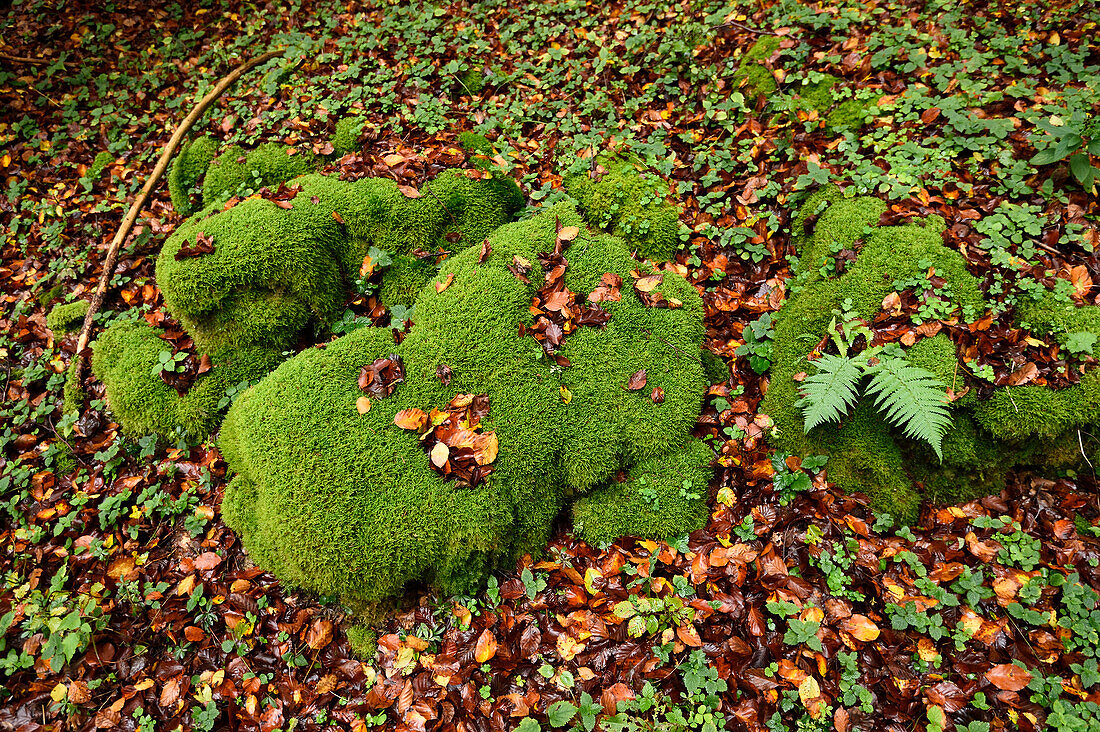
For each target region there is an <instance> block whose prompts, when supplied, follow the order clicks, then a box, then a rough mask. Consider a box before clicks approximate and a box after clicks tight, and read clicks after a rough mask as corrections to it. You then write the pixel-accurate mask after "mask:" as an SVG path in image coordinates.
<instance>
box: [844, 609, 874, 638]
mask: <svg viewBox="0 0 1100 732" xmlns="http://www.w3.org/2000/svg"><path fill="white" fill-rule="evenodd" d="M840 627H841V629H842V630H844V631H845V632H847V633H848V634H849V635H851V636H852V637H853V638H855V639H856V640H860V641H863V642H864V643H868V642H870V641H873V640H875V639H876V638H878V635H879V629H878V626H877V625H875V624H874V623H873V622H872V621H871V619H870V618H868V617H867V616H866V615H853V616H851V617H850V618H846V619H845V620H844V622H842V623H841V624H840Z"/></svg>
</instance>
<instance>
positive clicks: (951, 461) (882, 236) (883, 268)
mask: <svg viewBox="0 0 1100 732" xmlns="http://www.w3.org/2000/svg"><path fill="white" fill-rule="evenodd" d="M884 209H885V204H883V203H882V202H881V201H878V200H877V199H873V198H855V199H847V198H844V196H843V194H842V193H841V192H840V191H839V190H837V189H836V188H828V189H825V190H823V191H820V192H818V193H817V194H815V195H814V196H812V197H811V198H810V200H809V201H808V202H807V203H806V205H805V206H804V207H803V208H802V210H801V211H800V212H799V214H798V215H797V216H796V217H795V218H794V221H793V222H792V241H793V242H794V243H795V246H796V248H797V250H798V255H799V259H798V262H797V272H798V274H797V277H796V278H795V279H794V280H793V281H792V283H791V287H790V292H791V294H790V296H789V297H788V299H787V301H786V302H785V303H784V304H783V307H782V308H781V309H780V311H779V312H778V313H777V315H776V318H775V340H774V343H773V353H774V358H773V361H772V363H773V365H772V378H771V382H770V385H769V389H768V393H767V395H766V396H765V398H764V400H763V402H762V403H761V411H763V412H765V413H767V414H768V415H770V416H771V417H772V419H773V420H774V421H775V430H774V432H773V436H772V439H773V442H774V443H775V444H776V446H777V447H778V448H779V449H781V450H784V451H787V452H791V453H794V454H797V455H801V456H807V455H822V454H824V455H828V456H829V462H828V466H827V467H828V475H829V478H830V480H832V481H834V482H835V483H837V484H838V485H839V486H841V487H842V488H844V489H846V490H849V491H863V492H866V493H867V494H868V495H869V496H870V498H871V500H872V504H873V505H874V507H875V508H876V509H878V510H881V511H887V512H889V513H892V514H893V515H894V516H895V517H898V518H900V519H901V520H903V521H906V522H912V521H914V520H915V519H916V518H917V511H918V507H919V503H920V501H921V499H922V497H923V498H927V499H930V500H933V501H948V502H951V501H958V500H965V499H969V498H972V497H974V496H977V495H981V494H984V493H989V492H992V491H996V490H998V489H999V488H1000V486H1001V485H1003V481H1004V477H1005V474H1006V472H1007V471H1008V470H1009V469H1010V468H1012V467H1014V466H1017V465H1037V464H1038V465H1043V464H1054V465H1061V464H1069V463H1073V462H1075V461H1076V460H1080V459H1081V455H1080V452H1079V451H1078V450H1077V428H1079V427H1081V426H1085V425H1089V424H1091V423H1094V422H1096V421H1097V420H1098V419H1100V371H1092V372H1090V373H1088V374H1086V375H1085V376H1084V377H1083V378H1082V381H1081V383H1080V384H1079V385H1077V386H1074V387H1070V388H1067V389H1061V390H1057V391H1054V390H1051V389H1049V388H1046V387H1042V386H1034V385H1025V386H1017V387H1001V388H998V389H996V390H995V391H994V392H993V396H992V397H991V398H988V399H979V398H978V395H977V390H973V389H972V390H970V391H969V392H968V393H966V394H965V395H964V396H962V397H961V398H959V399H957V400H955V401H953V402H951V403H950V404H949V409H950V411H951V414H952V418H953V421H952V426H951V427H950V428H949V430H948V432H947V434H946V435H945V436H944V439H943V445H942V450H943V460H942V462H941V461H939V460H937V458H936V456H935V455H934V454H933V452H932V450H931V449H930V448H928V447H927V446H926V445H925V444H923V443H916V442H913V441H912V440H909V439H907V438H905V437H904V436H903V435H902V434H901V433H900V431H899V430H897V429H894V428H892V427H891V426H890V425H889V424H887V422H886V421H885V420H884V419H883V418H882V416H881V414H880V412H879V411H878V410H877V409H876V408H875V406H874V404H873V402H872V400H871V399H869V398H866V397H865V398H862V399H860V400H859V401H858V402H857V404H856V406H855V407H854V409H852V410H851V412H850V413H849V414H848V415H847V416H846V417H845V418H844V419H843V420H842V421H841V422H840V424H839V425H837V424H832V423H827V424H824V425H821V426H819V427H816V428H814V429H813V430H811V431H810V432H809V433H808V434H807V433H806V432H805V430H804V421H803V415H802V412H801V409H800V407H799V405H798V400H799V396H800V387H799V381H800V380H801V378H804V375H805V374H807V373H810V374H812V373H814V372H815V370H816V367H815V366H814V365H813V362H812V361H810V360H808V356H809V355H810V354H811V352H812V351H815V350H817V349H818V348H819V344H821V343H822V342H823V340H824V339H826V338H828V337H829V336H830V333H831V329H835V327H836V323H837V322H838V321H839V320H843V311H849V312H851V313H853V314H854V315H856V316H858V317H859V318H862V319H863V320H865V321H867V322H870V321H871V320H872V319H873V318H874V317H875V316H876V315H877V314H878V313H879V312H880V310H881V309H882V307H883V305H882V302H883V299H884V298H885V297H886V296H887V295H889V294H891V293H893V292H895V291H896V290H897V288H899V287H900V288H904V287H905V286H906V282H908V281H912V280H914V279H919V278H921V277H922V276H923V275H925V274H926V273H927V271H928V270H929V268H933V269H934V271H935V274H936V275H937V276H939V277H942V278H943V280H944V281H945V284H944V285H943V286H942V287H941V288H940V289H941V292H942V293H943V294H944V296H945V297H947V298H949V301H950V303H951V304H952V305H953V306H955V313H956V314H958V315H960V316H963V315H964V314H970V317H977V316H978V315H980V314H981V313H983V312H985V311H986V309H987V303H986V302H985V300H984V298H983V296H982V294H981V292H980V290H979V283H978V281H977V280H976V279H975V278H974V276H973V275H971V274H970V273H969V272H968V271H967V270H966V266H965V261H964V260H963V258H962V256H961V255H960V254H959V253H958V252H955V251H953V250H951V249H949V248H948V247H946V246H944V244H943V241H942V237H941V232H942V231H943V221H942V220H941V219H939V218H938V217H929V218H928V219H927V220H925V221H924V222H923V225H921V224H908V225H904V226H886V227H880V226H878V225H877V224H878V220H879V216H880V215H881V213H882V212H883V210H884ZM852 251H858V254H857V256H856V257H855V259H854V261H852V262H851V263H850V264H848V265H847V267H846V268H844V269H842V271H840V272H839V273H838V262H841V261H844V260H845V259H849V258H850V257H845V256H843V255H844V254H849V253H850V252H852ZM838 255H842V256H839V257H838ZM1017 319H1018V320H1019V321H1021V322H1027V323H1028V324H1029V325H1030V327H1032V328H1033V329H1038V330H1042V329H1048V331H1049V332H1056V331H1057V330H1058V329H1068V330H1069V331H1070V332H1073V331H1078V332H1080V331H1088V332H1092V333H1097V334H1100V310H1098V309H1097V308H1096V307H1094V306H1088V307H1081V308H1075V307H1073V306H1072V305H1068V306H1067V305H1065V304H1061V305H1056V304H1055V300H1054V298H1053V295H1051V296H1050V297H1045V296H1044V298H1041V299H1040V300H1039V301H1037V302H1035V303H1034V304H1032V305H1029V306H1026V307H1022V308H1020V309H1019V310H1018V312H1017ZM905 357H906V360H908V361H909V362H910V363H911V364H913V365H916V366H919V367H921V368H924V369H926V370H927V371H930V372H932V373H933V374H935V375H937V376H938V377H939V378H940V380H941V381H942V382H943V383H944V384H945V385H947V386H952V385H954V386H953V388H954V389H955V390H956V391H957V392H962V391H963V390H964V387H965V379H964V378H963V377H962V376H961V374H964V373H966V368H965V366H964V365H963V364H961V363H960V362H959V361H958V358H957V355H956V349H955V346H954V344H953V343H952V342H951V341H950V340H949V339H948V337H947V335H946V334H944V333H939V334H937V335H935V336H933V337H931V338H924V339H922V340H919V341H918V342H917V343H915V344H914V345H913V346H912V347H910V348H909V349H907V351H906V353H905ZM796 377H797V378H798V380H797V381H796ZM945 401H946V395H945ZM1071 442H1072V445H1070V444H1069V443H1071ZM1067 446H1069V447H1067ZM1070 447H1071V448H1072V449H1069V448H1070Z"/></svg>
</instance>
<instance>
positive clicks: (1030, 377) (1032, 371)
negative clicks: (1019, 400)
mask: <svg viewBox="0 0 1100 732" xmlns="http://www.w3.org/2000/svg"><path fill="white" fill-rule="evenodd" d="M1037 376H1039V367H1038V366H1036V365H1035V364H1034V363H1032V362H1031V361H1028V362H1027V363H1025V364H1024V365H1023V366H1021V367H1020V368H1018V369H1016V370H1015V371H1013V372H1012V373H1011V374H1009V375H1008V379H1007V380H1006V382H1005V383H1007V384H1008V385H1009V386H1020V385H1021V384H1026V383H1028V382H1029V381H1034V380H1035V378H1036V377H1037Z"/></svg>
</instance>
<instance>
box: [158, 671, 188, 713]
mask: <svg viewBox="0 0 1100 732" xmlns="http://www.w3.org/2000/svg"><path fill="white" fill-rule="evenodd" d="M182 681H183V675H182V674H180V675H178V676H173V677H172V678H170V679H168V682H167V683H165V685H164V686H163V687H162V688H161V690H160V699H159V702H160V705H161V706H162V707H166V708H170V707H172V706H173V705H175V703H176V702H177V701H179V698H180V684H181V683H182Z"/></svg>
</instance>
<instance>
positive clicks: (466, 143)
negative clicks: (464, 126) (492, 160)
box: [458, 132, 493, 155]
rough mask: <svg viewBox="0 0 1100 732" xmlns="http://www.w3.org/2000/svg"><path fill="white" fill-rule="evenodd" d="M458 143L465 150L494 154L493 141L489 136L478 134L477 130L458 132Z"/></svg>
mask: <svg viewBox="0 0 1100 732" xmlns="http://www.w3.org/2000/svg"><path fill="white" fill-rule="evenodd" d="M458 144H459V145H460V146H461V147H462V149H463V150H465V151H466V152H469V153H475V154H477V155H492V154H493V143H491V142H490V141H489V138H488V137H486V136H485V135H481V134H478V133H477V132H460V133H458Z"/></svg>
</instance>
